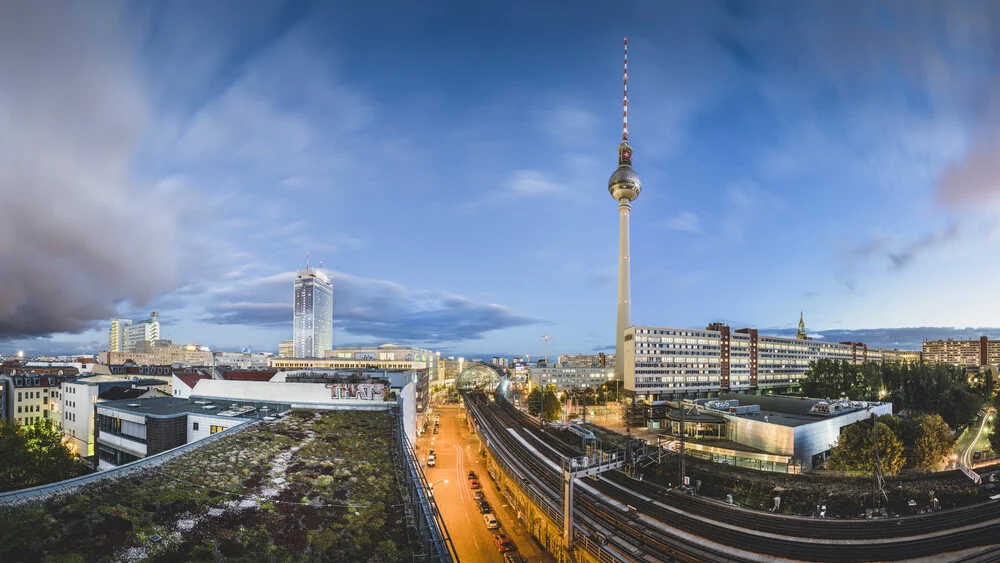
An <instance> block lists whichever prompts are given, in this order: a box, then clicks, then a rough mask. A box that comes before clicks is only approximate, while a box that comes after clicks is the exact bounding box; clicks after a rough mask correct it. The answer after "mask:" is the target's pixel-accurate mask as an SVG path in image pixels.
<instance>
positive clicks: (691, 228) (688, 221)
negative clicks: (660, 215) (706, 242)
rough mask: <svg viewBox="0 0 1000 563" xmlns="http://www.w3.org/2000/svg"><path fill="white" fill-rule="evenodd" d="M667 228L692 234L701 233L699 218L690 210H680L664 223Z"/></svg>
mask: <svg viewBox="0 0 1000 563" xmlns="http://www.w3.org/2000/svg"><path fill="white" fill-rule="evenodd" d="M664 224H665V225H666V226H667V228H669V229H673V230H675V231H683V232H685V233H691V234H693V235H699V234H701V218H700V217H699V216H697V215H695V214H694V213H691V212H690V211H681V212H680V213H678V214H677V215H674V216H673V217H671V218H670V219H667V220H666V222H665V223H664Z"/></svg>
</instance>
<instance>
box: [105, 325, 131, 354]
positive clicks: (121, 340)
mask: <svg viewBox="0 0 1000 563" xmlns="http://www.w3.org/2000/svg"><path fill="white" fill-rule="evenodd" d="M130 326H132V319H115V320H113V321H111V328H110V329H108V351H109V352H124V351H125V330H126V329H127V328H128V327H130Z"/></svg>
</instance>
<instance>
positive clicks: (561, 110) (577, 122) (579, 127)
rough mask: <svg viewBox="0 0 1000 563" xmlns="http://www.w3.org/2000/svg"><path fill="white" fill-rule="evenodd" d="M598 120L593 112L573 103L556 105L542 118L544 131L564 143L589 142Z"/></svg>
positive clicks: (593, 135) (593, 134) (594, 132)
mask: <svg viewBox="0 0 1000 563" xmlns="http://www.w3.org/2000/svg"><path fill="white" fill-rule="evenodd" d="M599 122H600V121H599V120H598V118H597V115H595V114H594V112H592V111H590V110H588V109H586V108H583V107H581V106H579V105H573V104H560V105H558V106H556V107H555V108H554V109H552V110H551V111H548V112H546V114H545V116H544V119H543V120H542V124H543V129H544V131H545V132H546V133H548V134H549V136H550V137H552V138H553V139H555V140H556V141H559V142H561V143H565V144H579V143H586V142H590V140H591V139H593V138H594V137H595V136H596V131H597V126H598V124H599Z"/></svg>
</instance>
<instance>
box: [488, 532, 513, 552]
mask: <svg viewBox="0 0 1000 563" xmlns="http://www.w3.org/2000/svg"><path fill="white" fill-rule="evenodd" d="M493 545H495V546H496V548H497V551H499V552H500V553H506V552H508V551H513V549H514V542H512V541H510V538H508V537H507V536H505V535H503V534H493Z"/></svg>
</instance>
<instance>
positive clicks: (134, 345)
mask: <svg viewBox="0 0 1000 563" xmlns="http://www.w3.org/2000/svg"><path fill="white" fill-rule="evenodd" d="M158 318H159V315H158V314H157V313H156V312H153V313H152V314H151V315H150V316H149V318H148V319H146V320H145V321H142V322H141V323H135V324H132V325H131V326H126V327H125V343H124V348H123V349H122V350H121V351H122V352H135V351H137V350H138V351H142V352H145V351H146V350H147V347H148V345H147V344H146V343H151V342H153V341H154V340H160V321H159V320H157V319H158ZM113 328H114V323H112V330H113Z"/></svg>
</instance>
